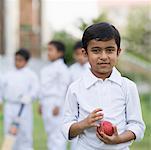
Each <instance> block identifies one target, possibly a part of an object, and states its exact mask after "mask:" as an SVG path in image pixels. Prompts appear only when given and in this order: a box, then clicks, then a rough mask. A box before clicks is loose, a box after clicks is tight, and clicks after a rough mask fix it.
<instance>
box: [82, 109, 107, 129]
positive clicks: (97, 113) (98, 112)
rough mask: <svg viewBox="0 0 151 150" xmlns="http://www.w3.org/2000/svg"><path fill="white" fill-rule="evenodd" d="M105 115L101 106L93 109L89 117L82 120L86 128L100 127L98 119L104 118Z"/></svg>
mask: <svg viewBox="0 0 151 150" xmlns="http://www.w3.org/2000/svg"><path fill="white" fill-rule="evenodd" d="M103 115H104V114H103V113H102V109H101V108H97V109H95V110H94V111H92V112H91V113H90V114H89V115H88V117H87V118H85V119H84V120H83V121H82V124H83V126H84V128H85V129H86V128H90V127H99V126H100V125H99V124H98V123H97V121H99V120H101V119H103Z"/></svg>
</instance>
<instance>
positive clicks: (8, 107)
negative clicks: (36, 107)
mask: <svg viewBox="0 0 151 150" xmlns="http://www.w3.org/2000/svg"><path fill="white" fill-rule="evenodd" d="M38 90H39V84H38V78H37V76H36V74H35V73H34V72H33V71H32V70H30V69H29V68H27V67H24V68H22V69H14V70H12V71H9V72H7V74H6V75H4V78H3V81H2V91H3V93H2V95H3V100H4V102H5V103H4V130H5V134H7V133H8V131H9V129H10V125H11V123H12V121H13V120H14V119H15V118H16V116H17V114H18V112H19V109H20V106H21V99H22V97H23V96H27V97H28V98H29V97H30V99H31V100H34V99H35V98H36V97H37V96H38ZM32 131H33V114H32V102H30V103H29V104H28V105H25V106H24V109H23V111H22V114H21V117H20V130H19V133H18V136H17V139H16V143H15V146H14V150H32V149H33V136H32Z"/></svg>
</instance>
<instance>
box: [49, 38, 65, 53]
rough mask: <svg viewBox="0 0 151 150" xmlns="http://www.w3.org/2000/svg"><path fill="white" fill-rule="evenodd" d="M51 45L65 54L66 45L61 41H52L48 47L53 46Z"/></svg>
mask: <svg viewBox="0 0 151 150" xmlns="http://www.w3.org/2000/svg"><path fill="white" fill-rule="evenodd" d="M51 44H52V45H54V46H55V47H56V49H57V50H58V51H60V52H63V53H64V52H65V45H64V44H63V43H62V42H60V41H50V42H49V43H48V45H51Z"/></svg>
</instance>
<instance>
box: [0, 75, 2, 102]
mask: <svg viewBox="0 0 151 150" xmlns="http://www.w3.org/2000/svg"><path fill="white" fill-rule="evenodd" d="M1 103H2V74H1V73H0V104H1Z"/></svg>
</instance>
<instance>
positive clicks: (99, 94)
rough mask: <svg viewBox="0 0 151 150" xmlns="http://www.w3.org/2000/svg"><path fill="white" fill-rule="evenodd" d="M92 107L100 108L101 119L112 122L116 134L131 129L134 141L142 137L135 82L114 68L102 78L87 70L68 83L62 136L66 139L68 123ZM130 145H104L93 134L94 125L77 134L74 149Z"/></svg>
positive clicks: (116, 148)
mask: <svg viewBox="0 0 151 150" xmlns="http://www.w3.org/2000/svg"><path fill="white" fill-rule="evenodd" d="M96 108H102V109H103V113H104V118H103V120H107V121H110V122H112V124H113V125H116V126H117V130H118V133H119V134H121V133H123V132H124V131H125V130H131V131H132V132H134V133H135V135H136V140H137V141H139V140H141V139H142V138H143V135H144V130H145V125H144V122H143V120H142V113H141V107H140V100H139V95H138V91H137V88H136V85H135V83H134V82H132V81H130V80H129V79H127V78H124V77H121V75H120V73H119V72H118V71H117V69H116V68H113V71H112V74H111V76H110V77H109V78H107V79H105V80H104V81H103V80H102V79H99V78H97V77H95V76H94V75H93V74H92V73H91V71H88V73H87V74H86V76H83V77H82V78H81V79H79V80H77V81H76V82H74V83H72V84H71V86H70V87H69V89H68V92H67V96H66V101H65V106H64V109H65V110H64V121H63V128H62V129H63V134H64V136H65V137H66V138H67V139H68V134H69V129H70V127H71V125H72V124H73V123H76V122H78V121H81V120H83V119H85V118H86V117H87V116H88V115H89V114H90V113H91V112H92V111H93V110H94V109H96ZM130 144H131V142H126V143H121V144H117V145H107V144H105V143H103V142H101V141H100V140H99V139H98V138H97V137H96V129H95V128H89V129H86V130H84V133H83V134H81V135H79V139H78V148H77V150H106V149H107V150H123V149H128V146H129V145H130Z"/></svg>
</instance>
